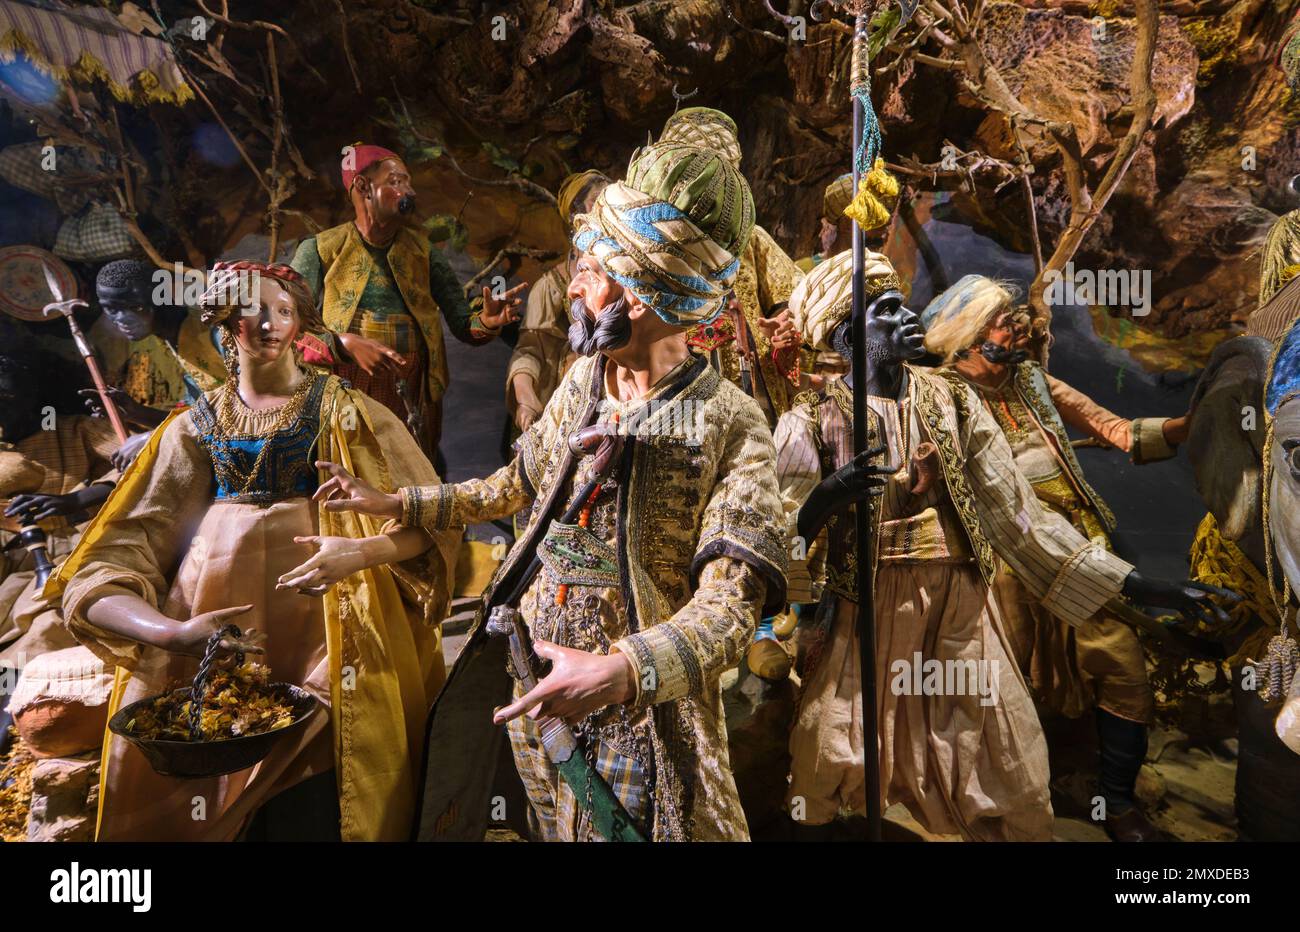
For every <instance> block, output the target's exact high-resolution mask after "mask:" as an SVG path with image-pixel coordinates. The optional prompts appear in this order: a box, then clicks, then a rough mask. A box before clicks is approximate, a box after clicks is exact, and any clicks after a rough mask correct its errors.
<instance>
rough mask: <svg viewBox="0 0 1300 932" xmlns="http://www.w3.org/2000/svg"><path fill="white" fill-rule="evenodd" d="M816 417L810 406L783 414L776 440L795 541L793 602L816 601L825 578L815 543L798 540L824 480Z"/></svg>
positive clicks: (787, 520)
mask: <svg viewBox="0 0 1300 932" xmlns="http://www.w3.org/2000/svg"><path fill="white" fill-rule="evenodd" d="M812 417H813V415H812V413H811V412H809V410H808V408H807V406H806V405H796V406H795V407H793V408H791V409H790V410H789V411H787V412H786V413H785V414H783V415H781V419H780V420H779V421H777V424H776V433H775V434H774V435H773V437H772V439H773V441H774V442H775V444H776V478H777V482H778V483H779V484H780V486H781V507H782V510H783V512H784V516H785V523H786V536H787V537H788V538H789V539H790V542H791V547H790V566H789V570H788V571H787V576H786V580H787V595H786V598H787V599H788V600H789V601H790V602H816V601H817V598H818V595H819V592H820V585H818V580H817V577H818V576H820V575H821V573H820V567H819V566H818V563H819V562H820V561H818V560H817V559H815V558H814V559H810V556H814V553H816V551H814V548H813V543H814V542H813V541H800V540H798V539H797V538H798V534H799V531H798V524H799V509H800V508H802V507H803V504H804V502H806V501H808V496H809V495H811V494H812V491H813V489H815V488H816V487H817V484H818V483H819V482H821V481H822V467H821V458H820V457H819V456H818V453H817V440H816V435H815V432H814V428H813V422H812ZM810 551H814V553H810Z"/></svg>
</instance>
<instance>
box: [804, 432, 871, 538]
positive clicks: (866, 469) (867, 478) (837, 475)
mask: <svg viewBox="0 0 1300 932" xmlns="http://www.w3.org/2000/svg"><path fill="white" fill-rule="evenodd" d="M886 452H887V448H886V447H876V448H875V449H872V450H864V451H862V452H861V453H859V454H858V455H857V456H855V457H853V459H852V460H851V461H850V462H848V463H847V464H845V465H844V466H841V467H840V468H839V469H837V470H835V472H833V473H831V474H830V475H829V476H827V477H826V478H825V479H823V480H822V481H821V482H819V483H818V484H817V487H816V488H814V489H813V490H812V494H810V495H809V496H808V500H807V501H806V502H804V504H803V507H802V508H800V509H799V520H798V534H799V536H800V537H802V538H803V539H804V540H805V541H812V540H814V539H815V538H816V537H817V535H818V534H820V533H821V531H822V528H824V527H825V526H826V522H827V521H829V520H830V519H831V515H833V514H834V513H835V512H837V511H839V510H841V509H843V508H845V507H847V506H849V505H852V504H855V503H857V502H862V501H866V500H867V499H869V498H872V497H875V496H877V495H880V494H881V492H883V491H884V487H885V482H886V480H887V477H888V476H890V475H892V474H893V472H894V470H893V469H891V468H890V467H888V466H884V465H879V466H877V465H873V464H872V463H871V460H872V459H873V458H875V457H877V456H881V455H883V454H884V453H886Z"/></svg>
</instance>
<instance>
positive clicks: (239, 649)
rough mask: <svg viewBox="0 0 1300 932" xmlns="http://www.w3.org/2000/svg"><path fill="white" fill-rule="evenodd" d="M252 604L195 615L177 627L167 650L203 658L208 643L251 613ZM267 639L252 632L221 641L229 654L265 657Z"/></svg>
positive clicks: (223, 648)
mask: <svg viewBox="0 0 1300 932" xmlns="http://www.w3.org/2000/svg"><path fill="white" fill-rule="evenodd" d="M252 607H253V606H251V605H236V606H234V607H232V608H219V609H216V610H215V611H211V612H203V613H202V614H199V615H195V616H194V617H193V618H191V619H190V620H189V621H185V622H182V623H181V624H180V625H178V626H177V627H176V631H175V633H174V634H172V636H171V638H170V640H169V641H168V643H167V645H166V648H167V650H169V651H171V652H172V653H175V654H186V655H188V656H190V657H202V656H203V654H204V653H205V652H206V651H207V648H208V640H209V639H210V638H211V637H212V635H214V634H216V633H217V632H218V631H220V630H221V629H222V628H224V627H225V626H226V625H228V624H231V619H233V618H236V617H238V616H239V615H242V614H244V613H245V612H247V611H250V610H251V609H252ZM265 640H266V638H265V636H264V635H262V634H259V633H258V632H256V631H253V630H252V629H249V630H248V631H245V632H244V633H243V634H242V635H240V636H239V637H237V638H236V637H231V636H230V635H226V636H225V637H223V638H222V639H221V649H222V650H223V651H225V652H227V653H231V654H234V653H245V654H263V653H266V648H264V647H263V646H262V644H263V642H264V641H265Z"/></svg>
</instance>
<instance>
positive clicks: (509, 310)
mask: <svg viewBox="0 0 1300 932" xmlns="http://www.w3.org/2000/svg"><path fill="white" fill-rule="evenodd" d="M527 287H528V282H520V283H519V284H518V285H515V287H513V288H511V289H510V290H509V291H505V292H502V294H501V297H499V298H497V297H493V295H492V289H491V288H489V287H487V286H486V285H484V286H483V310H481V311H479V315H478V322H479V323H480V324H482V325H483V326H484V327H486V328H487V329H488V330H500V329H501V328H502V327H504V326H505V325H506V324H513V323H514V322H515V321H517V320H518V319H519V308H520V307H521V306H523V303H524V299H523V298H521V297H519V292H521V291H523V290H524V289H525V288H527Z"/></svg>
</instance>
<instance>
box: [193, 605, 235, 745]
mask: <svg viewBox="0 0 1300 932" xmlns="http://www.w3.org/2000/svg"><path fill="white" fill-rule="evenodd" d="M242 634H243V632H242V631H240V630H239V627H238V626H237V625H226V626H225V627H224V628H222V629H221V630H220V631H216V632H214V633H213V634H212V636H211V637H209V638H208V645H207V647H206V648H204V650H203V660H202V662H200V663H199V672H198V674H197V675H196V676H195V677H194V682H193V683H191V684H190V740H191V741H200V740H202V738H203V729H202V722H203V693H204V691H205V690H206V689H207V687H208V674H209V673H210V672H211V671H212V664H213V663H215V662H216V659H217V653H218V651H220V650H221V640H222V638H225V637H227V636H229V637H235V638H237V637H240V636H241V635H242ZM243 662H244V652H243V651H236V652H235V665H236V666H238V665H240V664H242V663H243Z"/></svg>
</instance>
